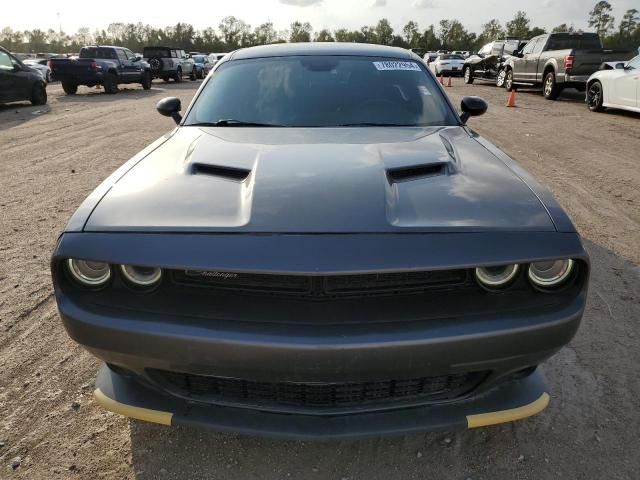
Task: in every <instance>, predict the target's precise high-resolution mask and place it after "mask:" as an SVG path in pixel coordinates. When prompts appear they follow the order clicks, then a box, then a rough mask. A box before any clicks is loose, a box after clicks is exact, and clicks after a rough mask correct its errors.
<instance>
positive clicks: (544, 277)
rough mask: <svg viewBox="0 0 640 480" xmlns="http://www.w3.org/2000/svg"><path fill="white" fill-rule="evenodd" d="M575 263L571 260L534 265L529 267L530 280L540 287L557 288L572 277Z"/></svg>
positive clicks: (536, 263)
mask: <svg viewBox="0 0 640 480" xmlns="http://www.w3.org/2000/svg"><path fill="white" fill-rule="evenodd" d="M574 263H575V262H574V261H573V260H571V259H566V260H551V261H549V262H535V263H532V264H531V265H529V280H531V282H532V283H533V284H534V285H536V286H538V287H542V288H550V287H556V286H558V285H560V284H562V283H564V282H565V281H566V280H567V279H568V278H569V277H570V276H571V272H573V268H574Z"/></svg>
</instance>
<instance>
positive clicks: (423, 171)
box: [387, 162, 447, 183]
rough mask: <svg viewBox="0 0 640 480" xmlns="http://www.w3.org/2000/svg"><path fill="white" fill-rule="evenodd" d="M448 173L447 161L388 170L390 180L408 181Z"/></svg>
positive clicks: (393, 181) (392, 181)
mask: <svg viewBox="0 0 640 480" xmlns="http://www.w3.org/2000/svg"><path fill="white" fill-rule="evenodd" d="M446 174H447V162H440V163H430V164H428V165H412V166H409V167H400V168H393V169H389V170H387V177H388V178H389V182H391V183H397V182H407V181H410V180H415V179H418V178H424V177H435V176H437V175H446Z"/></svg>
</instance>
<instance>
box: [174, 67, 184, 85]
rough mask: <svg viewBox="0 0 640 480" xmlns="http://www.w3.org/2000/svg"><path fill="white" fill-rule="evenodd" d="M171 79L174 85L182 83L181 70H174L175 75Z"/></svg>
mask: <svg viewBox="0 0 640 480" xmlns="http://www.w3.org/2000/svg"><path fill="white" fill-rule="evenodd" d="M173 79H174V80H175V81H176V83H180V82H181V81H182V69H181V68H178V70H176V74H175V75H174V76H173Z"/></svg>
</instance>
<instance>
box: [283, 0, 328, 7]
mask: <svg viewBox="0 0 640 480" xmlns="http://www.w3.org/2000/svg"><path fill="white" fill-rule="evenodd" d="M280 3H284V4H285V5H293V6H295V7H310V6H311V5H317V4H319V3H322V0H280Z"/></svg>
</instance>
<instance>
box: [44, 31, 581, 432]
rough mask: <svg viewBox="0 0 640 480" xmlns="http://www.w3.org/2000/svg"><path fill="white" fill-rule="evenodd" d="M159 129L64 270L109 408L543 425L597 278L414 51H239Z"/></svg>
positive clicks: (220, 419)
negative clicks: (537, 419)
mask: <svg viewBox="0 0 640 480" xmlns="http://www.w3.org/2000/svg"><path fill="white" fill-rule="evenodd" d="M283 85H286V87H287V88H283ZM363 85H366V88H363ZM157 109H158V111H159V112H160V113H161V114H163V115H166V116H169V117H172V118H173V120H174V121H175V122H176V123H177V128H175V130H174V131H173V132H172V133H171V134H170V135H165V136H163V137H161V138H160V139H159V140H157V141H156V142H154V143H153V144H151V145H150V146H149V147H147V148H146V149H144V150H143V151H142V152H140V153H139V154H138V155H136V156H135V157H134V158H132V159H131V160H130V161H129V162H128V163H126V164H124V165H123V166H121V167H120V168H119V169H118V170H117V171H116V172H115V173H114V174H113V175H111V176H110V177H109V178H108V179H107V180H106V181H105V182H104V183H103V184H102V185H100V186H99V187H98V188H97V189H96V190H95V191H94V192H93V193H92V194H91V195H90V196H89V197H88V198H87V199H86V200H85V201H84V203H83V204H82V205H81V207H80V209H79V210H78V211H77V212H76V213H75V214H74V215H73V216H72V217H71V220H70V221H69V223H68V224H67V226H66V228H65V229H64V233H63V234H62V235H61V237H60V238H59V240H58V242H57V246H56V248H55V251H54V253H53V258H52V261H51V268H52V280H53V285H54V289H55V296H56V301H57V304H58V309H59V312H60V316H61V318H62V321H63V323H64V325H65V327H66V329H67V331H68V333H69V334H70V335H71V337H72V338H73V339H75V340H76V341H77V342H79V343H80V344H82V345H84V346H85V347H86V348H87V349H88V350H89V351H90V352H91V353H92V354H94V355H95V356H97V357H98V358H100V359H101V360H102V361H104V362H105V363H106V365H105V366H103V367H102V368H101V371H100V373H99V375H98V378H97V381H96V390H95V397H96V400H97V402H98V404H100V405H102V406H103V407H105V408H107V409H109V410H112V411H114V412H117V413H120V414H125V415H129V416H132V417H134V418H138V419H142V420H148V421H153V422H158V423H162V424H166V425H177V424H184V425H190V426H197V425H202V426H207V427H209V428H213V429H220V430H225V431H241V432H243V433H245V434H247V433H255V434H263V435H271V436H279V437H288V438H340V439H345V438H353V437H362V436H370V435H379V434H387V433H389V434H390V433H393V434H397V433H399V432H402V431H419V430H447V429H448V430H455V429H466V428H474V427H479V426H484V425H491V424H496V423H500V422H506V421H512V420H516V419H520V418H524V417H527V416H529V415H533V414H535V413H537V412H539V411H541V410H542V409H544V408H545V406H546V405H547V403H548V402H549V393H548V392H549V389H548V387H547V386H546V384H545V381H544V378H543V376H542V373H541V371H540V369H539V368H537V366H538V365H539V364H540V363H541V362H543V361H544V360H545V359H547V358H549V357H550V356H551V355H553V354H554V353H555V352H557V351H558V350H559V349H560V348H561V347H562V346H564V345H566V344H567V342H569V341H570V340H571V338H572V337H573V335H574V334H575V332H576V330H577V328H578V326H579V323H580V319H581V317H582V314H583V311H584V307H585V301H586V295H587V283H588V274H589V261H588V257H587V253H586V252H585V250H584V248H583V246H582V242H581V240H580V236H579V234H578V233H577V232H576V230H575V228H574V226H573V225H572V223H571V221H570V220H569V218H568V216H567V215H566V214H565V213H564V211H563V210H562V209H561V207H560V206H559V205H558V203H556V201H555V200H554V199H553V198H552V197H551V195H550V193H549V192H548V191H546V190H545V189H544V188H543V187H542V186H541V185H540V184H539V183H538V182H537V181H536V180H535V179H534V178H533V177H531V176H530V175H529V174H527V173H526V172H525V171H524V170H523V169H522V168H521V167H520V166H518V165H517V164H516V163H515V162H514V161H513V160H512V159H510V158H509V157H508V156H507V155H506V154H504V153H503V152H501V151H500V150H498V149H497V148H496V147H495V146H493V145H492V144H491V143H490V142H488V141H487V140H485V139H483V138H482V137H480V136H479V135H478V134H477V133H475V132H473V131H470V130H469V129H467V128H466V127H465V122H466V121H467V120H468V118H469V117H470V116H474V115H481V114H482V113H484V112H485V111H486V109H487V104H486V102H484V100H482V99H480V98H478V97H465V98H463V99H462V103H461V110H462V114H458V112H457V110H456V108H455V107H454V106H453V105H452V104H451V103H450V102H449V100H448V98H447V96H446V95H445V94H444V93H443V91H442V89H441V87H440V86H439V85H438V83H437V80H436V78H435V77H434V75H433V74H432V73H431V72H430V71H429V69H428V68H427V67H426V65H425V64H424V62H422V61H421V59H420V57H418V56H417V55H415V54H413V53H411V52H409V51H408V50H406V49H403V48H393V47H387V46H380V45H366V46H365V45H353V44H350V43H293V44H279V45H268V46H261V47H253V48H247V49H241V50H237V51H236V52H235V53H234V54H233V56H231V55H230V56H227V57H226V58H225V59H224V60H222V61H221V62H220V63H219V64H218V65H217V66H216V74H215V75H209V76H208V77H207V78H206V80H205V81H204V82H203V84H202V86H201V88H200V91H199V93H198V95H196V97H195V99H194V100H193V101H192V103H191V105H190V106H189V107H188V108H187V109H186V113H185V114H184V116H182V114H181V113H180V112H181V109H182V106H181V102H180V99H178V98H176V97H170V98H165V99H163V100H161V101H160V102H159V103H158V105H157ZM318 252H322V254H321V255H319V254H318ZM557 408H560V406H558V407H556V409H557Z"/></svg>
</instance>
